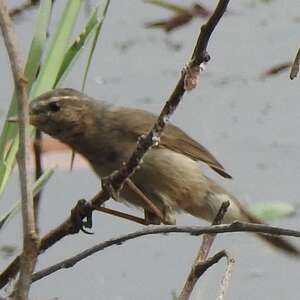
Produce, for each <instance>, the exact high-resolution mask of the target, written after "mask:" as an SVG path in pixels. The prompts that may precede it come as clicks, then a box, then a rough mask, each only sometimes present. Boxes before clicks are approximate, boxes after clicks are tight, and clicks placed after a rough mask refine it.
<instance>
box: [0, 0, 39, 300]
mask: <svg viewBox="0 0 300 300" xmlns="http://www.w3.org/2000/svg"><path fill="white" fill-rule="evenodd" d="M0 26H1V30H2V34H3V38H4V42H5V45H6V48H7V52H8V56H9V59H10V64H11V69H12V73H13V77H14V82H15V90H16V96H17V103H18V119H19V135H20V145H19V153H18V157H17V158H18V165H19V175H20V182H21V193H22V218H23V232H24V234H23V254H22V256H21V264H20V278H19V281H18V284H17V291H16V299H27V296H28V292H29V288H30V285H31V274H32V272H33V269H34V266H35V263H36V259H37V254H38V237H37V234H36V231H35V220H34V207H33V197H32V190H31V187H32V182H31V180H32V177H31V172H30V165H31V161H30V159H31V155H30V135H29V110H28V99H27V83H26V79H25V78H24V67H23V63H22V61H21V58H20V55H19V53H18V51H17V46H16V45H17V43H16V36H15V33H14V30H13V24H12V21H11V19H10V16H9V12H8V8H7V5H6V1H5V0H2V1H0Z"/></svg>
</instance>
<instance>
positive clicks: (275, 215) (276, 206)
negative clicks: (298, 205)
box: [250, 202, 296, 220]
mask: <svg viewBox="0 0 300 300" xmlns="http://www.w3.org/2000/svg"><path fill="white" fill-rule="evenodd" d="M250 211H251V212H252V213H253V214H254V215H256V216H257V217H258V218H260V219H262V220H274V219H279V218H284V217H287V216H291V215H293V214H295V213H296V209H295V208H294V207H293V206H292V205H290V204H288V203H285V202H275V203H274V202H270V203H259V204H256V205H254V206H252V207H251V208H250Z"/></svg>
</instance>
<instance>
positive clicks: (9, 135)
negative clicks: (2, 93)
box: [0, 0, 52, 194]
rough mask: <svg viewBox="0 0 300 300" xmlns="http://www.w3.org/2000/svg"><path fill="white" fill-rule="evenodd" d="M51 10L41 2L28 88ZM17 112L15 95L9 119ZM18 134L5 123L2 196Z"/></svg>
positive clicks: (0, 152) (47, 1)
mask: <svg viewBox="0 0 300 300" xmlns="http://www.w3.org/2000/svg"><path fill="white" fill-rule="evenodd" d="M51 8H52V1H51V0H43V1H41V4H40V8H39V12H38V17H37V24H36V27H35V28H36V31H35V33H34V35H33V39H32V42H31V46H30V51H29V54H28V58H27V63H26V66H25V76H26V78H27V80H28V87H31V85H32V83H33V81H34V79H35V77H36V74H37V72H38V68H39V65H40V61H41V57H42V53H43V47H44V44H45V41H46V35H47V30H48V25H49V20H50V15H51ZM16 110H17V104H16V97H15V95H14V96H13V98H12V100H11V104H10V107H9V110H8V113H7V118H9V117H11V116H14V115H16ZM17 134H18V130H17V125H16V124H13V123H8V122H5V124H4V126H3V130H2V133H1V137H0V194H2V192H3V190H4V187H5V186H6V183H7V180H8V178H9V175H10V173H11V170H12V168H13V166H14V163H15V156H16V153H17V150H18V140H17V138H16V137H17ZM9 145H10V146H9ZM8 149H9V150H8Z"/></svg>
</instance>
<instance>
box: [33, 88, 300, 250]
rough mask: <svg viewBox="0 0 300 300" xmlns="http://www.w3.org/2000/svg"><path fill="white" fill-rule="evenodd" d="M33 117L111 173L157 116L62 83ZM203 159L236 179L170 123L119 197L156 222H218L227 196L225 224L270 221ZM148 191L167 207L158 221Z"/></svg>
mask: <svg viewBox="0 0 300 300" xmlns="http://www.w3.org/2000/svg"><path fill="white" fill-rule="evenodd" d="M29 119H30V123H31V125H33V126H35V127H36V128H37V129H39V130H41V131H42V132H45V133H46V134H49V135H50V136H52V137H54V138H56V139H58V140H60V141H61V142H63V143H65V144H67V145H69V146H70V147H71V148H72V149H73V150H74V151H75V152H77V153H79V154H81V155H82V156H83V157H84V158H85V159H86V160H87V161H88V162H89V164H90V165H91V167H92V169H93V170H94V171H95V173H96V174H97V175H98V176H99V177H100V178H104V177H106V176H108V175H110V174H111V173H112V172H114V171H116V170H119V169H120V168H121V166H122V165H123V164H124V162H126V161H127V160H128V158H129V157H130V156H131V154H132V153H133V151H134V150H135V148H136V143H137V140H138V138H139V137H140V136H141V135H144V134H146V133H148V131H149V130H150V129H151V128H152V126H153V124H154V123H155V121H156V119H157V116H156V115H155V114H153V113H151V112H148V111H145V110H141V109H135V108H128V107H121V106H116V105H113V104H111V103H109V102H106V101H104V100H100V99H94V98H92V97H89V96H88V95H86V94H83V93H81V92H79V91H77V90H75V89H71V88H57V89H54V90H51V91H48V92H46V93H44V94H42V95H40V96H38V97H37V98H35V99H33V100H32V101H31V103H30V108H29ZM199 162H201V163H204V164H206V165H208V166H209V167H210V168H211V169H212V170H214V171H215V172H217V173H218V174H219V175H221V176H222V177H224V178H231V175H230V174H229V173H228V172H227V171H226V170H225V169H224V167H223V166H222V165H221V163H219V162H218V161H217V159H216V158H215V157H214V156H213V155H212V154H211V153H210V152H209V151H208V150H207V149H206V148H205V147H204V146H202V145H201V144H200V143H198V142H197V141H195V140H194V139H192V138H191V137H190V136H188V135H187V134H186V133H185V132H184V131H183V130H181V129H180V128H178V127H176V126H175V125H173V124H171V123H168V124H167V125H166V127H165V130H164V132H163V134H162V136H161V138H160V142H159V143H158V145H156V146H155V147H153V148H151V149H150V150H149V151H148V152H147V153H146V154H145V156H144V158H143V161H142V163H141V164H140V166H139V168H138V169H137V170H136V171H135V173H134V174H133V175H132V176H131V177H130V181H129V183H131V184H129V183H128V182H127V183H128V184H125V185H124V186H123V188H122V190H121V191H120V193H119V199H115V200H118V201H124V202H125V203H128V204H130V205H133V206H136V207H139V208H142V209H144V211H145V217H146V218H148V222H149V223H151V224H159V223H160V222H162V223H164V224H175V222H176V214H177V213H180V212H185V213H188V214H190V215H192V216H194V217H197V218H200V219H204V220H206V221H209V222H211V221H213V219H214V218H215V216H216V214H217V213H218V211H219V209H220V207H221V205H222V203H223V202H224V201H229V203H230V206H229V208H228V210H227V212H226V214H225V216H224V219H223V223H232V222H234V221H242V222H249V223H257V224H264V223H263V221H261V220H260V219H258V218H257V217H256V216H255V215H253V214H252V213H251V212H250V211H249V210H248V209H247V208H246V206H245V205H243V204H242V203H241V202H240V201H239V200H238V199H237V198H236V197H235V196H234V195H232V194H231V193H229V192H228V191H226V190H225V189H224V188H223V187H222V186H221V185H219V184H218V183H216V182H215V181H213V180H212V179H210V178H209V177H207V176H206V175H205V174H204V173H203V171H202V170H201V165H200V164H199ZM137 191H138V192H137ZM140 192H141V193H140ZM141 194H142V195H144V196H146V198H147V199H149V200H150V201H151V203H153V204H154V205H155V207H157V208H158V209H159V211H160V212H161V213H162V220H158V218H157V216H156V215H155V214H154V213H153V212H152V211H151V209H150V208H149V206H148V205H147V203H146V202H145V201H144V197H141ZM258 235H259V237H260V238H262V239H263V240H265V241H266V242H268V243H269V244H271V245H273V246H274V247H276V248H278V249H281V250H283V251H284V252H286V253H288V254H291V255H297V256H299V255H300V251H299V250H298V249H297V247H295V246H294V245H293V244H292V243H290V242H289V241H288V240H287V239H284V238H282V237H278V236H271V235H263V234H258Z"/></svg>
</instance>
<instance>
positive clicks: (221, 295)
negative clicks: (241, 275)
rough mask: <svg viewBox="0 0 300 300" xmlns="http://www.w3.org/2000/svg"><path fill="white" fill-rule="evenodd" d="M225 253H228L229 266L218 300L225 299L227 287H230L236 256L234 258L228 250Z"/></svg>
mask: <svg viewBox="0 0 300 300" xmlns="http://www.w3.org/2000/svg"><path fill="white" fill-rule="evenodd" d="M225 253H226V259H227V267H226V270H225V274H224V277H223V279H222V282H221V290H220V293H219V296H218V298H217V300H223V299H224V296H225V292H226V291H227V288H228V284H229V279H230V276H231V273H232V268H233V264H234V258H232V257H231V256H230V255H229V254H228V253H227V252H225Z"/></svg>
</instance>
